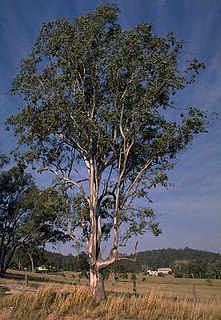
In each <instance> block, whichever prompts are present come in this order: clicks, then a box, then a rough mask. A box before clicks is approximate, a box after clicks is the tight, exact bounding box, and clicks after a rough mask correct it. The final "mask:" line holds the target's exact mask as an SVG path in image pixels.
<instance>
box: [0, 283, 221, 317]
mask: <svg viewBox="0 0 221 320" xmlns="http://www.w3.org/2000/svg"><path fill="white" fill-rule="evenodd" d="M43 319H44V320H58V319H59V320H92V319H93V320H96V319H97V320H98V319H99V320H101V319H102V320H129V319H131V320H132V319H133V320H184V319H185V320H198V319H202V320H219V319H221V305H220V304H219V303H218V301H216V300H214V299H213V300H212V301H211V300H210V301H209V300H208V301H207V302H206V301H200V300H199V301H197V302H196V301H194V300H193V299H192V300H191V299H189V298H182V297H180V298H178V297H175V296H174V295H173V294H172V293H171V292H168V293H167V294H166V293H165V292H163V291H162V290H160V288H159V289H154V288H153V289H151V290H149V291H148V292H146V293H144V294H139V295H137V296H134V295H129V294H126V293H113V292H112V293H109V294H108V296H107V300H105V301H103V302H102V303H100V304H99V305H95V303H94V302H93V300H92V298H91V295H90V291H89V289H88V288H87V287H85V286H79V287H73V286H69V285H65V286H64V285H63V286H59V285H52V284H50V285H45V286H43V287H40V288H39V289H38V290H37V291H36V292H35V293H30V292H17V293H14V294H12V295H10V296H3V297H2V298H1V299H0V320H43Z"/></svg>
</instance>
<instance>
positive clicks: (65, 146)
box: [8, 4, 207, 300]
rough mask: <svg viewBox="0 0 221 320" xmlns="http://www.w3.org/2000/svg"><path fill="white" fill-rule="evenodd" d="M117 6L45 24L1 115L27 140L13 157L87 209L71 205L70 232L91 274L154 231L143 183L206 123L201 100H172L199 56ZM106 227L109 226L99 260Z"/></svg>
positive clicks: (162, 176)
mask: <svg viewBox="0 0 221 320" xmlns="http://www.w3.org/2000/svg"><path fill="white" fill-rule="evenodd" d="M118 13H119V10H118V8H117V6H116V5H112V4H105V5H102V6H100V7H98V8H97V9H96V10H95V11H94V12H92V13H87V14H85V15H83V16H81V17H77V18H76V19H75V20H74V21H73V22H72V21H69V20H68V19H57V20H54V21H50V22H46V23H44V24H43V25H42V28H41V30H40V34H39V36H38V38H37V39H36V41H35V44H34V48H33V50H32V52H31V53H30V54H29V55H28V57H27V58H26V59H24V60H22V62H21V66H20V72H19V74H18V75H17V76H16V77H15V78H14V82H13V85H12V89H11V92H12V93H13V94H16V95H20V96H21V98H22V100H23V102H22V106H21V107H20V111H19V113H18V114H17V115H14V116H12V117H11V118H10V119H8V123H9V124H11V125H12V126H13V127H14V130H15V134H16V135H17V136H18V138H19V140H18V143H19V144H20V145H24V146H25V147H26V148H25V149H23V153H22V154H20V158H21V159H22V161H26V162H28V163H33V164H34V165H35V164H36V163H37V165H38V168H39V167H40V170H41V171H42V172H43V171H50V172H53V173H54V175H55V177H56V178H57V183H58V182H59V183H61V184H63V185H65V188H66V189H68V188H69V190H71V191H72V193H73V194H74V195H75V196H77V198H78V199H80V200H79V201H80V202H81V204H82V205H81V208H84V209H85V210H83V209H81V210H78V211H77V210H75V213H78V224H77V225H76V224H73V226H72V228H71V233H72V236H74V227H76V226H81V227H82V230H83V236H84V238H85V241H86V243H87V246H88V252H89V259H90V267H91V279H92V278H93V276H94V275H95V274H96V275H97V274H98V273H99V272H100V271H101V270H102V269H103V268H105V267H107V266H108V265H110V264H112V263H113V262H116V261H118V260H119V256H118V248H119V246H122V245H125V244H126V242H127V240H128V239H129V238H130V237H131V236H132V235H137V234H142V233H144V232H145V231H146V230H148V229H151V230H152V231H153V232H154V233H155V234H156V235H158V234H159V232H160V230H159V228H158V223H157V222H155V213H154V211H153V209H151V208H150V206H149V197H148V193H149V190H150V188H152V187H155V186H156V185H161V186H164V187H167V186H168V170H169V169H172V168H173V166H174V163H175V162H174V159H176V156H177V154H178V153H179V151H181V150H183V149H185V148H186V146H187V145H188V144H189V143H191V141H192V140H193V137H194V135H195V134H197V133H200V132H205V131H206V129H205V126H206V122H207V121H206V115H205V113H204V112H202V111H201V110H200V109H199V108H195V107H191V108H188V109H185V110H180V109H179V108H178V106H176V104H175V103H174V102H173V100H172V97H173V96H174V95H175V94H176V93H177V92H178V91H179V90H182V89H184V88H185V86H186V85H188V84H191V83H193V82H194V81H195V77H196V74H198V72H199V70H200V69H201V68H204V64H202V63H200V62H199V61H198V60H197V59H193V60H187V61H181V60H180V57H182V47H183V42H182V41H178V40H176V39H175V37H174V36H173V34H172V33H168V34H167V35H166V36H165V37H160V36H157V35H155V34H154V33H153V26H152V25H151V24H147V23H140V24H138V25H136V26H135V27H134V28H132V29H130V30H122V28H121V26H120V25H119V24H118V21H117V19H118ZM24 150H25V151H24ZM76 190H77V191H76ZM71 191H69V192H71ZM145 200H146V202H145ZM104 230H106V231H107V230H108V232H113V235H112V237H111V240H112V245H111V250H110V254H109V256H108V257H107V258H105V259H104V258H102V255H101V241H102V233H103V232H104ZM69 231H70V230H69ZM97 278H99V277H97ZM91 285H92V287H93V284H92V283H91ZM95 287H96V286H95ZM96 288H97V287H96ZM96 288H95V289H94V290H95V291H96ZM95 291H94V292H95ZM101 291H102V290H101ZM98 300H99V297H98Z"/></svg>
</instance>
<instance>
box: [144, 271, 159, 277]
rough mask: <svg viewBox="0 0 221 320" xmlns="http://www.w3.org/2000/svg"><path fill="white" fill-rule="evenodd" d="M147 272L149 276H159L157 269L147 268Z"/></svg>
mask: <svg viewBox="0 0 221 320" xmlns="http://www.w3.org/2000/svg"><path fill="white" fill-rule="evenodd" d="M147 274H148V275H149V276H158V272H157V271H156V270H147Z"/></svg>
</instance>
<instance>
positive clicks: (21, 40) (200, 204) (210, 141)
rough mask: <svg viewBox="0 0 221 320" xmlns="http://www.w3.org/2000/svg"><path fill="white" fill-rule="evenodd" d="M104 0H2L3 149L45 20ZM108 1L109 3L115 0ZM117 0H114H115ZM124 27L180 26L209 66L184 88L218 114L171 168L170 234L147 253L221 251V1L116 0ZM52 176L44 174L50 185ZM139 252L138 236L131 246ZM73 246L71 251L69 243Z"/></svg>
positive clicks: (165, 203)
mask: <svg viewBox="0 0 221 320" xmlns="http://www.w3.org/2000/svg"><path fill="white" fill-rule="evenodd" d="M103 2H104V1H98V0H36V1H31V0H19V1H17V0H0V151H4V152H8V150H9V149H10V148H13V147H14V146H15V139H14V138H13V136H12V133H8V132H5V131H4V125H3V122H4V120H5V119H6V118H7V117H8V116H10V115H11V114H12V113H15V112H17V107H18V100H17V98H15V97H11V96H10V95H9V94H8V90H9V88H10V84H11V81H12V78H13V76H14V75H15V74H16V73H17V70H18V67H19V62H20V60H21V59H22V58H24V57H25V55H26V54H27V53H28V52H30V51H31V49H32V46H33V43H34V40H35V39H36V37H37V35H38V32H39V28H40V26H41V24H42V22H43V21H45V20H53V19H56V18H62V17H69V18H70V19H73V18H75V17H76V16H78V15H81V14H83V13H85V12H87V11H91V10H93V9H95V8H96V7H97V5H98V4H101V3H103ZM107 2H108V1H107ZM109 2H113V1H109ZM115 3H116V4H117V5H118V6H119V8H120V9H121V14H120V23H121V25H122V27H123V28H124V29H128V28H131V27H133V26H134V25H135V24H137V23H139V22H149V23H152V24H153V25H154V32H155V33H156V34H159V35H161V36H163V35H165V34H166V33H167V32H168V31H173V32H174V34H175V36H176V37H177V38H178V39H183V40H184V41H185V46H184V51H185V52H186V53H187V55H188V56H191V57H197V58H198V59H199V60H201V61H203V62H204V63H205V64H206V70H205V71H202V72H201V73H200V75H199V77H198V79H197V82H196V84H194V85H193V86H192V87H191V88H190V87H189V88H188V89H187V90H185V91H184V92H182V94H179V96H178V97H177V101H178V102H179V103H180V105H181V106H182V107H185V106H200V107H201V108H202V109H204V110H208V111H209V112H211V113H212V112H214V111H215V112H217V114H218V117H217V119H215V120H213V121H212V122H211V124H210V128H209V134H207V135H205V134H203V135H201V136H200V137H197V138H196V139H195V140H194V142H193V144H192V145H191V146H190V147H189V148H188V149H187V150H186V151H185V152H183V153H182V154H181V155H180V160H179V162H178V164H177V166H176V168H175V169H174V170H173V172H171V175H170V177H171V182H172V183H174V185H175V186H174V187H173V188H171V189H169V190H159V189H158V190H155V189H154V190H153V192H152V194H151V195H152V199H153V200H154V208H155V209H156V210H157V212H158V213H159V214H160V218H159V220H160V224H161V228H162V229H163V235H161V236H160V237H158V238H155V237H154V236H152V235H151V234H150V233H147V234H146V235H145V236H143V237H141V238H140V243H139V251H141V250H149V249H157V248H168V247H173V248H184V247H186V246H187V247H191V248H196V249H203V250H208V251H213V252H221V1H220V0H194V1H192V0H179V1H177V0H116V1H115ZM46 180H47V177H46V176H41V177H40V178H39V177H37V181H38V183H39V184H41V185H43V184H44V183H45V182H46ZM132 250H133V242H132V241H131V243H129V249H128V251H129V252H130V251H132ZM66 252H71V249H70V248H67V247H66Z"/></svg>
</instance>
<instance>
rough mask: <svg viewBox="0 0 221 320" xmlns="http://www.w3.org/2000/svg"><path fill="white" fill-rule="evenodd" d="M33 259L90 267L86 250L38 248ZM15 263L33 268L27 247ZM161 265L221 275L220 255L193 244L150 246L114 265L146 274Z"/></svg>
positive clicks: (56, 266) (178, 273) (188, 273)
mask: <svg viewBox="0 0 221 320" xmlns="http://www.w3.org/2000/svg"><path fill="white" fill-rule="evenodd" d="M130 257H132V256H130ZM32 260H33V261H34V262H35V267H39V266H42V265H44V266H46V267H47V269H48V270H49V271H51V272H56V271H61V270H66V271H73V272H81V271H87V270H88V269H89V265H88V257H87V254H86V253H85V252H80V253H79V255H76V256H73V255H71V254H69V255H62V254H60V253H54V252H50V251H46V250H35V251H34V252H33V254H32ZM13 267H14V268H15V269H23V268H28V269H31V261H30V255H28V254H26V253H25V252H24V251H23V252H17V254H16V255H15V257H14V263H13ZM162 267H170V268H171V269H172V270H173V274H174V275H175V277H190V278H213V279H214V278H217V279H220V278H221V255H220V254H219V253H212V252H208V251H203V250H194V249H190V248H185V249H158V250H149V251H144V252H139V253H138V254H137V263H131V262H128V261H121V262H119V263H117V264H114V265H113V266H112V268H111V269H112V270H113V271H115V272H117V273H119V274H125V273H143V274H145V273H147V270H148V269H151V270H157V269H158V268H162ZM107 271H108V270H106V272H107Z"/></svg>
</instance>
